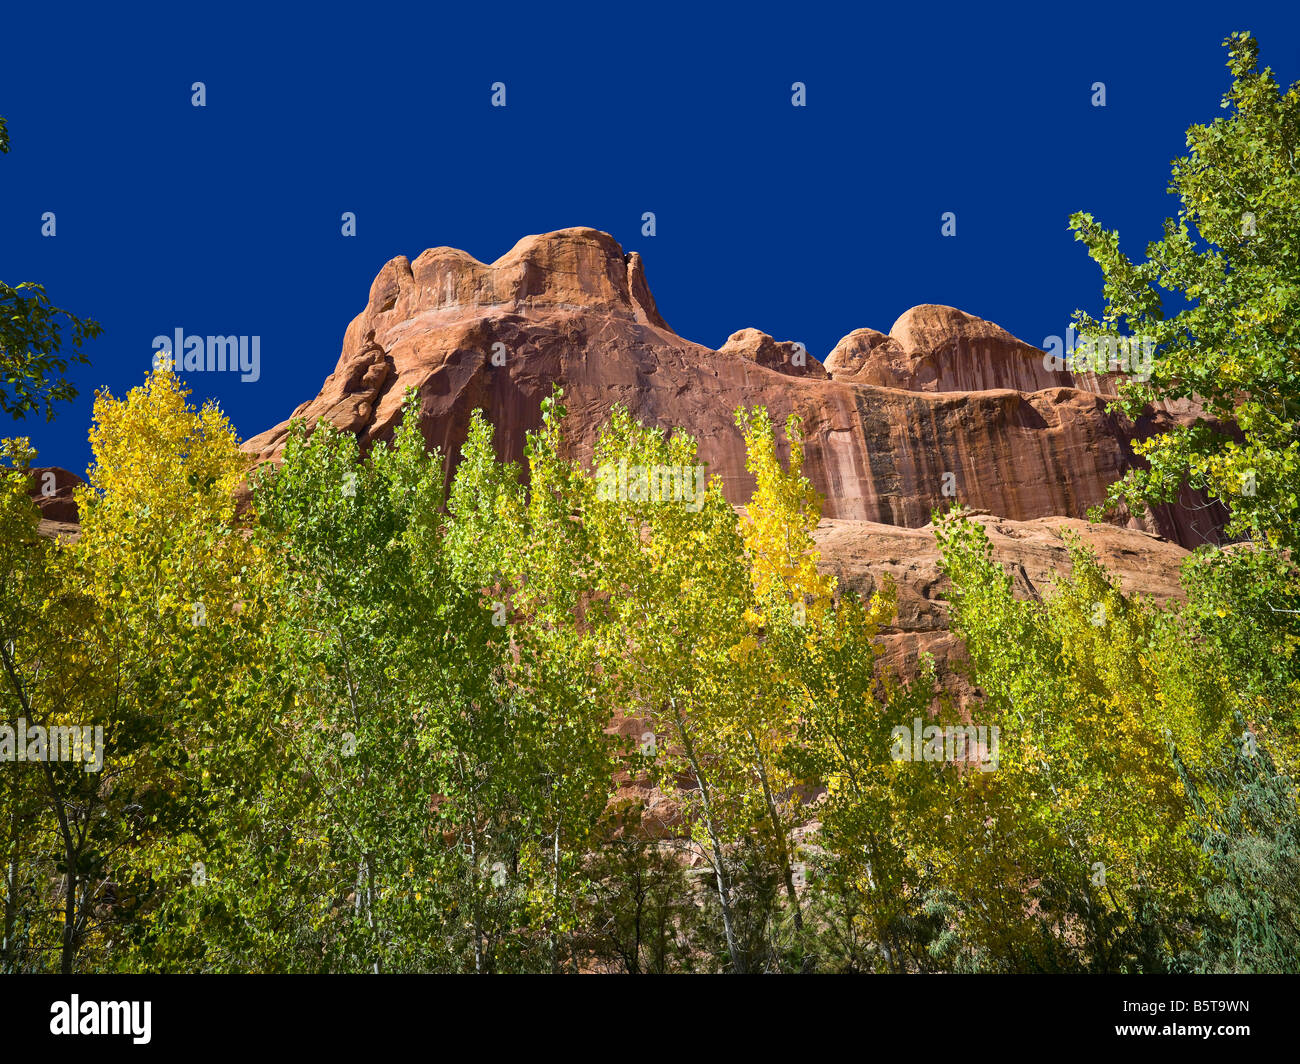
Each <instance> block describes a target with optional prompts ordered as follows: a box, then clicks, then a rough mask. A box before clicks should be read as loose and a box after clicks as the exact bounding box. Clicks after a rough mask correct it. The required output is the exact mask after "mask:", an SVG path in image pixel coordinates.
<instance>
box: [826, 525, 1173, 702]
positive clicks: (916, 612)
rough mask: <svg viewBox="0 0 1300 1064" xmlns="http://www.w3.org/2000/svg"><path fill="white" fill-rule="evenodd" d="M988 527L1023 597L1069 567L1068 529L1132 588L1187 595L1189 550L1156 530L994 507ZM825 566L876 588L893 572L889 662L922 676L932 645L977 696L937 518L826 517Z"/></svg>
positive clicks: (945, 669) (943, 667) (960, 685)
mask: <svg viewBox="0 0 1300 1064" xmlns="http://www.w3.org/2000/svg"><path fill="white" fill-rule="evenodd" d="M975 520H977V521H978V522H979V523H980V524H982V525H983V526H984V528H985V530H986V531H987V532H988V536H989V541H990V542H991V544H992V546H993V557H994V560H995V561H998V562H1000V563H1001V564H1003V565H1004V566H1006V567H1007V568H1008V569H1009V571H1010V572H1011V574H1012V590H1013V593H1014V594H1015V595H1016V597H1017V598H1022V599H1028V598H1042V597H1043V596H1044V594H1045V593H1046V592H1047V591H1048V589H1049V588H1050V585H1051V582H1052V580H1053V578H1054V577H1059V576H1061V575H1062V574H1064V573H1067V572H1068V571H1069V567H1070V566H1069V555H1068V552H1067V549H1066V543H1065V537H1066V536H1067V535H1069V534H1071V533H1073V534H1074V535H1076V536H1078V537H1079V538H1080V539H1081V540H1082V541H1083V542H1084V543H1085V544H1087V545H1088V546H1089V547H1091V548H1092V549H1093V550H1094V551H1095V552H1096V553H1097V556H1098V559H1099V560H1100V562H1101V564H1102V565H1103V566H1105V567H1106V569H1108V570H1109V571H1110V572H1112V573H1114V574H1115V575H1116V576H1117V577H1118V578H1119V581H1120V586H1121V588H1122V590H1123V591H1124V592H1125V593H1126V594H1133V593H1139V592H1140V593H1141V594H1143V595H1149V596H1151V597H1152V598H1153V599H1154V600H1155V601H1156V602H1158V603H1161V604H1166V603H1170V602H1181V601H1183V599H1184V598H1185V594H1184V592H1183V589H1182V587H1181V585H1180V584H1179V582H1178V572H1179V567H1180V566H1181V565H1182V562H1183V559H1184V558H1186V557H1187V555H1188V553H1189V552H1188V551H1187V550H1185V549H1184V548H1182V547H1180V546H1178V545H1177V544H1175V543H1171V542H1169V541H1168V540H1166V539H1162V538H1161V537H1159V536H1156V535H1154V534H1152V533H1149V532H1140V531H1137V530H1134V529H1127V528H1116V527H1115V526H1113V525H1106V524H1092V523H1090V522H1088V521H1080V520H1076V519H1072V518H1059V517H1042V518H1037V519H1035V520H1032V521H1011V520H1007V519H1006V518H1002V517H995V516H992V515H987V514H984V515H977V516H976V517H975ZM816 539H817V546H818V548H819V549H820V551H821V553H822V568H823V569H824V570H826V571H828V572H833V573H834V574H835V575H836V576H837V577H838V578H839V581H840V585H841V587H844V588H849V589H852V590H853V591H856V592H857V593H858V594H859V595H862V596H864V597H865V596H868V595H870V594H872V593H874V592H875V590H876V589H877V588H878V587H879V586H880V581H881V580H882V579H883V577H884V576H885V575H888V576H889V577H891V578H892V579H893V581H894V583H895V584H896V586H897V588H898V613H897V616H896V618H895V621H894V623H893V624H892V625H890V626H889V627H888V628H887V629H885V630H884V632H883V634H882V637H881V642H882V643H883V644H884V647H885V653H884V655H883V656H882V658H881V666H882V668H884V669H886V670H888V671H890V672H892V673H893V674H894V675H897V676H901V677H907V676H911V675H914V674H915V671H916V666H917V662H918V659H919V657H920V655H921V654H922V653H927V652H928V653H930V654H931V655H933V657H934V659H935V663H936V665H937V666H938V667H939V671H940V675H943V676H945V677H947V678H949V681H950V682H949V684H948V687H949V690H951V691H954V692H955V693H956V694H957V696H958V699H959V701H961V702H967V701H969V700H970V698H971V695H972V689H971V687H970V685H969V684H968V683H966V682H965V680H964V679H963V677H962V674H961V670H960V669H953V668H952V666H953V665H954V664H955V663H957V662H959V661H962V660H964V657H965V654H964V651H963V649H962V646H961V642H960V640H958V639H957V638H956V637H955V636H954V635H952V633H951V632H950V631H949V630H948V627H949V625H948V595H949V583H948V580H947V578H946V577H944V576H943V574H942V573H940V571H939V549H938V544H937V542H936V540H935V538H934V527H933V525H926V526H925V527H923V528H898V527H893V526H889V525H880V524H875V523H872V522H867V521H837V520H830V521H822V523H821V524H820V525H819V526H818V528H817V532H816Z"/></svg>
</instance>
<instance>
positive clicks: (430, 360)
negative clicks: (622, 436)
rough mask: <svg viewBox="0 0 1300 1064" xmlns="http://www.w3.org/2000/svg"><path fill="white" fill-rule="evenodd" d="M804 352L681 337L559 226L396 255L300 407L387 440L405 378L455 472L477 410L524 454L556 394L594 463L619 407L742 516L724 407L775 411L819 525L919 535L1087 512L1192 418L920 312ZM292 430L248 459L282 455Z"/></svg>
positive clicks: (598, 249)
mask: <svg viewBox="0 0 1300 1064" xmlns="http://www.w3.org/2000/svg"><path fill="white" fill-rule="evenodd" d="M796 353H797V346H796V345H794V344H792V343H789V342H779V341H776V340H774V339H773V338H772V337H771V336H769V335H767V334H766V333H762V332H760V331H758V330H757V329H743V330H740V331H739V332H737V333H735V334H733V335H732V336H731V337H730V339H728V341H727V342H726V343H725V344H724V345H723V346H722V348H721V349H720V350H718V351H711V350H709V349H708V348H706V347H703V346H701V345H699V344H695V343H692V342H691V341H689V340H685V339H683V338H682V337H680V336H678V335H677V334H676V333H674V332H673V331H672V330H671V329H670V328H669V327H668V325H667V323H666V322H665V321H664V319H663V317H662V316H661V315H660V313H659V310H658V308H657V306H656V305H655V302H654V298H653V296H652V295H651V294H650V290H649V287H648V285H647V284H646V281H645V273H644V268H643V266H642V263H641V261H640V258H639V257H638V256H637V255H635V254H624V253H623V250H622V248H621V247H619V245H618V244H617V242H616V241H615V240H614V239H613V237H611V236H609V235H608V234H606V233H601V232H598V231H597V230H594V229H565V230H561V231H560V232H556V233H548V234H546V235H543V236H533V237H527V238H525V239H524V240H521V241H520V242H519V243H518V244H516V245H515V247H514V248H513V249H511V250H510V251H509V252H508V253H506V254H505V255H503V256H502V257H501V258H499V259H498V260H497V261H496V262H493V263H491V264H485V263H481V262H478V261H477V260H475V259H473V258H471V257H470V256H469V255H467V254H465V253H464V252H462V251H456V250H454V249H451V248H434V249H432V250H429V251H426V252H424V253H423V254H422V255H420V256H419V257H418V258H417V259H416V260H415V261H414V262H410V261H408V260H407V259H406V258H404V257H398V258H396V259H393V260H392V261H391V262H389V263H387V264H386V265H385V266H384V267H383V269H382V270H381V271H380V272H379V275H378V276H377V277H376V278H375V281H374V283H373V284H372V285H371V289H370V298H369V300H368V302H367V305H366V308H365V309H364V310H363V311H362V313H361V314H359V315H358V316H357V317H356V318H355V319H353V321H352V323H351V324H350V325H349V326H348V329H347V331H346V333H345V335H344V340H343V352H342V355H341V356H340V358H339V361H338V364H337V366H336V367H335V370H334V372H333V373H332V374H331V375H330V376H329V377H328V378H327V379H326V381H325V383H324V385H323V387H322V388H321V391H320V394H319V395H318V396H317V397H316V398H315V399H313V400H310V401H309V402H307V403H304V404H303V405H302V406H300V407H299V408H298V409H297V410H296V411H294V416H298V417H303V418H306V419H307V420H308V421H309V422H314V421H315V420H316V419H319V418H321V417H325V418H328V419H329V420H331V421H332V422H334V423H335V424H337V425H339V426H340V427H342V428H345V429H347V430H349V431H352V432H356V433H357V434H358V435H359V436H360V437H361V439H362V442H363V444H368V443H370V442H373V441H375V440H381V439H387V438H388V437H390V436H391V434H392V432H393V429H394V427H395V425H396V422H397V420H398V418H399V416H400V411H401V403H402V396H403V393H404V392H405V390H406V389H407V388H408V387H414V388H416V389H417V390H418V392H419V394H420V397H421V411H422V412H421V428H422V430H423V433H424V436H425V439H426V440H427V442H428V443H429V445H430V446H437V447H439V448H440V449H441V450H442V453H443V455H444V456H446V459H447V462H448V466H449V468H450V466H451V464H452V462H453V461H454V458H455V456H457V455H458V454H459V449H460V446H461V444H462V442H463V441H464V438H465V434H466V431H467V429H468V423H469V416H470V412H471V411H472V410H474V409H475V408H476V407H481V408H482V409H483V410H484V411H485V412H486V413H487V415H488V417H489V418H490V420H491V421H492V423H493V424H494V425H495V426H496V430H497V446H498V450H499V452H500V453H501V455H502V456H503V457H504V458H506V459H509V460H515V461H519V460H522V458H523V456H524V436H525V433H526V432H527V431H528V430H529V429H533V428H536V427H537V425H538V424H539V422H540V405H541V400H542V399H543V398H544V397H545V396H546V395H547V394H549V393H550V390H551V386H552V384H554V383H559V384H561V385H562V386H563V388H564V390H565V405H566V407H567V408H568V411H569V415H570V421H569V426H568V431H569V437H570V440H571V444H572V446H573V449H574V453H575V456H576V457H579V458H581V459H583V460H587V461H589V460H590V457H591V454H592V450H593V444H594V441H595V436H596V433H597V430H598V429H599V427H600V425H601V424H602V423H603V422H604V421H605V420H606V418H607V417H608V414H609V411H610V409H611V407H612V406H613V405H614V404H615V403H621V404H623V405H625V406H626V407H628V409H629V410H630V411H631V412H632V413H633V414H634V415H635V416H636V417H638V418H640V419H641V420H642V421H645V422H647V423H649V424H654V425H659V426H661V427H663V428H665V429H672V428H677V427H680V428H683V429H685V430H686V431H688V432H690V433H692V434H693V435H694V436H695V438H696V440H697V441H698V443H699V450H700V456H701V458H702V459H703V460H704V461H705V462H707V463H708V464H709V467H710V471H711V473H712V475H714V476H719V477H721V478H722V479H723V483H724V486H725V490H726V493H727V496H728V498H730V499H731V501H732V502H734V503H738V504H739V503H743V502H744V500H745V499H746V498H747V497H748V495H749V493H750V491H751V490H752V488H753V480H752V478H751V477H750V475H749V474H748V473H747V472H746V470H745V462H744V445H743V441H742V439H741V436H740V432H739V430H738V429H737V428H736V426H735V424H734V421H733V412H734V410H735V409H736V408H737V407H739V406H742V405H748V406H752V405H758V404H762V405H765V406H767V408H768V409H769V411H770V412H771V414H772V416H773V419H774V420H775V421H776V422H777V423H778V424H783V423H784V421H785V419H786V417H787V415H789V414H791V413H798V414H799V415H800V416H801V417H802V418H803V421H804V430H805V436H806V468H807V470H808V474H809V476H810V477H811V479H812V481H813V483H814V484H815V486H816V487H817V489H818V490H819V491H820V492H821V493H822V494H823V495H824V496H825V497H826V505H825V513H826V515H827V516H828V517H831V518H838V519H852V520H862V521H873V522H878V523H882V524H891V525H901V526H906V527H917V526H920V525H922V524H924V523H925V522H927V521H928V520H929V519H930V515H931V512H932V511H933V509H934V508H935V507H936V506H941V505H946V504H948V503H950V502H952V501H953V500H954V499H956V500H959V501H961V502H963V503H965V504H966V505H968V506H971V507H973V508H976V509H982V510H988V511H990V512H992V513H994V514H998V515H1000V516H1004V517H1008V518H1013V519H1016V520H1033V519H1035V518H1039V517H1047V516H1053V515H1057V516H1062V517H1075V518H1077V517H1083V516H1084V515H1085V513H1086V510H1087V508H1088V507H1090V506H1092V505H1094V504H1096V503H1098V502H1100V501H1101V499H1102V498H1103V497H1104V496H1105V493H1106V487H1107V485H1109V484H1110V483H1112V482H1113V481H1114V480H1116V479H1117V478H1118V477H1119V476H1120V475H1121V474H1122V473H1123V471H1124V470H1125V469H1127V468H1129V467H1130V466H1131V465H1132V464H1133V462H1134V457H1133V452H1132V448H1131V444H1132V441H1133V440H1134V439H1136V438H1141V437H1143V436H1145V435H1146V434H1148V433H1150V432H1152V431H1158V430H1159V429H1160V428H1161V427H1163V426H1166V425H1168V424H1169V423H1171V421H1172V420H1174V419H1178V418H1182V417H1187V416H1190V415H1189V414H1188V413H1187V412H1177V411H1174V412H1171V411H1159V412H1155V413H1153V414H1152V415H1151V416H1150V417H1149V418H1146V419H1143V421H1142V422H1141V423H1139V424H1133V423H1132V422H1130V421H1128V420H1127V419H1125V418H1123V417H1119V416H1116V415H1111V414H1108V413H1107V412H1106V405H1107V402H1108V397H1107V396H1106V394H1105V392H1104V391H1103V390H1087V389H1084V388H1081V387H1077V386H1076V382H1075V381H1074V380H1073V378H1071V377H1070V375H1069V374H1068V373H1052V372H1050V371H1048V370H1046V369H1044V368H1043V352H1041V351H1039V350H1038V349H1036V348H1033V347H1031V346H1030V345H1028V344H1025V343H1023V342H1021V341H1020V340H1017V339H1016V338H1015V337H1014V336H1011V334H1010V333H1007V332H1006V331H1005V330H1004V329H1001V328H1000V327H999V326H996V325H993V324H991V323H989V322H985V321H981V320H980V319H978V318H975V317H972V316H971V315H969V314H965V313H963V312H961V311H958V310H955V309H953V308H951V307H941V306H935V305H926V306H921V307H915V308H913V309H912V310H910V311H908V312H907V313H906V314H904V315H903V316H902V317H901V318H900V319H899V320H898V321H897V322H896V323H895V324H894V327H893V328H892V329H891V331H890V333H889V335H888V336H886V335H885V334H882V333H878V332H875V331H874V330H869V329H859V330H856V331H855V332H853V333H851V334H850V335H849V336H847V337H845V338H844V340H842V341H841V342H840V343H839V344H838V345H837V346H836V348H835V350H834V351H832V352H831V354H830V356H829V357H828V359H827V361H826V364H825V366H823V365H822V364H821V363H820V362H818V361H817V360H816V359H815V358H812V357H808V358H806V359H798V358H796V357H795V356H796ZM800 362H804V363H805V364H803V365H800V364H799V363H800ZM287 430H288V423H287V422H285V423H282V424H280V425H278V426H276V427H275V428H273V429H270V430H269V431H267V432H264V433H262V434H261V435H259V436H256V437H254V438H253V439H251V440H249V441H248V443H247V444H246V445H245V447H246V449H247V450H249V451H250V452H251V453H252V454H254V455H255V456H256V457H257V458H258V459H259V460H272V461H273V460H275V459H276V458H277V457H278V455H279V452H280V450H281V448H282V447H283V444H284V439H285V436H286V433H287ZM1120 521H1121V523H1124V524H1127V525H1129V526H1131V527H1135V528H1139V529H1143V530H1148V531H1156V532H1159V533H1160V534H1162V535H1165V536H1166V537H1168V538H1170V539H1173V540H1175V541H1177V542H1180V543H1184V544H1197V543H1200V542H1201V541H1202V539H1203V538H1207V539H1211V540H1212V539H1213V537H1214V534H1215V522H1214V520H1213V515H1211V514H1208V513H1207V512H1205V511H1198V510H1195V509H1193V508H1189V507H1165V508H1162V509H1161V510H1160V511H1159V512H1157V513H1155V514H1153V515H1151V516H1150V517H1144V518H1141V519H1138V518H1130V517H1123V518H1121V519H1120ZM1197 522H1199V525H1198V523H1197Z"/></svg>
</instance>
